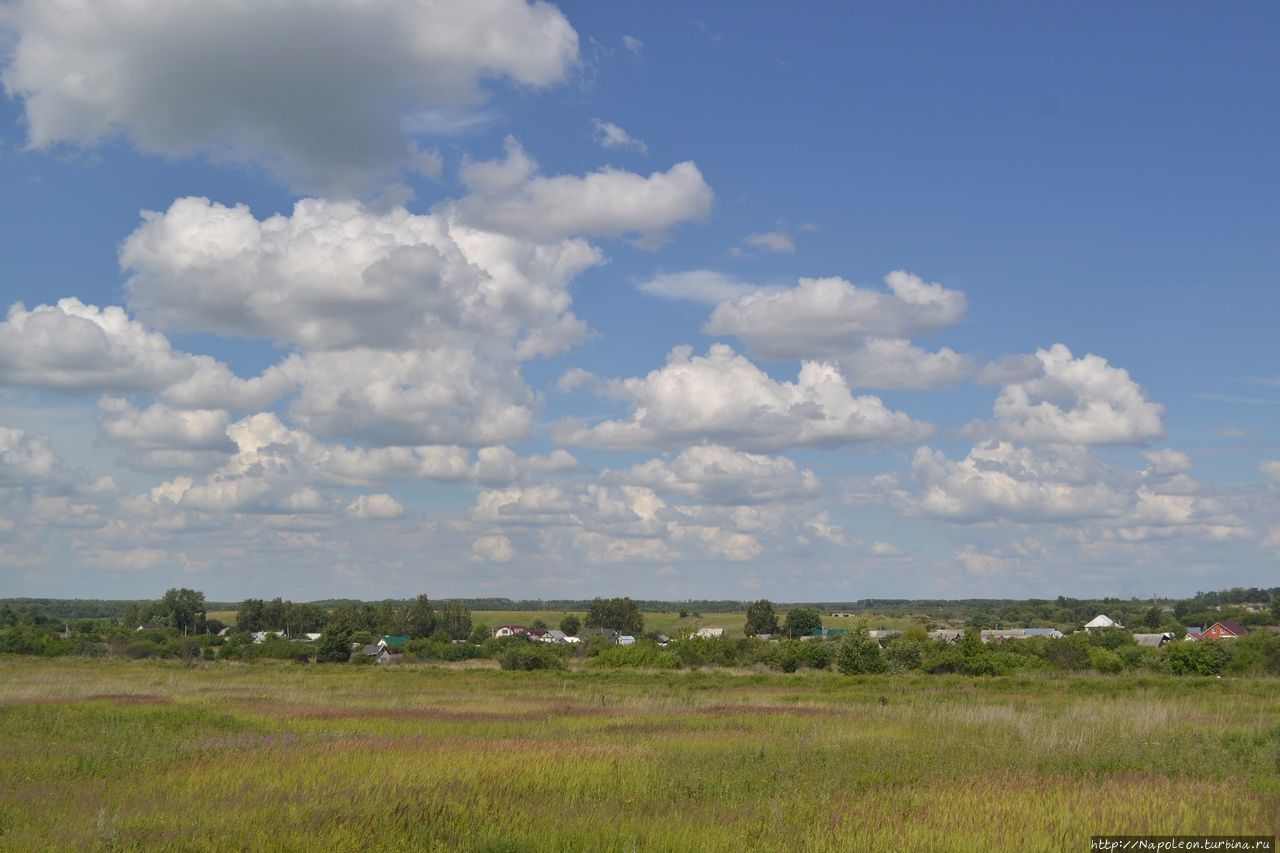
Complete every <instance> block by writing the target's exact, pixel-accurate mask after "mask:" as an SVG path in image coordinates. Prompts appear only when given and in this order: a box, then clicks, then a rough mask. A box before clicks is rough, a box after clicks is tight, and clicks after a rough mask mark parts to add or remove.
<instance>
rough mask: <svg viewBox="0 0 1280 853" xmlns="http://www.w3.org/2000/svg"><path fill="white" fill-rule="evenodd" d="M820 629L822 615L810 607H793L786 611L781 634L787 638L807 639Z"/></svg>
mask: <svg viewBox="0 0 1280 853" xmlns="http://www.w3.org/2000/svg"><path fill="white" fill-rule="evenodd" d="M821 627H822V615H821V614H820V613H818V611H816V610H814V609H813V608H812V607H793V608H791V609H790V610H788V611H787V623H786V624H785V625H784V626H783V627H782V633H784V634H786V635H787V636H788V637H807V636H809V635H810V634H812V633H813V632H814V631H816V630H817V629H819V628H821Z"/></svg>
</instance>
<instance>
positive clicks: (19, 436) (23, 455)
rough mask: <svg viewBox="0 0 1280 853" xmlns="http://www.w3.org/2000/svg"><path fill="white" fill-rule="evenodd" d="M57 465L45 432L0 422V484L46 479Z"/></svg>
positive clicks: (57, 461) (18, 483)
mask: <svg viewBox="0 0 1280 853" xmlns="http://www.w3.org/2000/svg"><path fill="white" fill-rule="evenodd" d="M61 465H62V463H61V460H59V459H58V457H57V455H56V454H55V453H54V452H53V446H52V445H51V444H50V443H49V437H48V436H45V435H27V433H26V432H25V431H23V430H20V429H16V428H14V427H5V426H0V487H3V486H16V485H24V484H29V483H33V482H43V481H46V480H48V479H49V478H51V477H52V476H53V475H54V473H55V472H56V471H57V470H58V468H60V467H61Z"/></svg>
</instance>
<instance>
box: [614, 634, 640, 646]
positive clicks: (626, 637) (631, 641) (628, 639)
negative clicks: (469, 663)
mask: <svg viewBox="0 0 1280 853" xmlns="http://www.w3.org/2000/svg"><path fill="white" fill-rule="evenodd" d="M635 642H636V638H635V637H633V636H631V635H630V634H622V635H620V636H619V637H618V639H617V643H618V645H620V646H631V645H635Z"/></svg>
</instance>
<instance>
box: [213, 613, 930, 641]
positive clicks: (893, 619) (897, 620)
mask: <svg viewBox="0 0 1280 853" xmlns="http://www.w3.org/2000/svg"><path fill="white" fill-rule="evenodd" d="M570 614H573V615H574V616H577V617H578V619H579V620H580V621H582V622H584V623H585V621H586V618H587V612H586V611H585V610H473V611H471V622H472V624H474V625H487V626H488V627H489V629H490V630H492V629H494V628H497V627H498V626H499V625H507V624H515V625H526V626H528V625H532V624H533V623H534V621H535V620H538V619H541V620H542V621H543V622H545V623H547V626H548V627H550V628H556V627H559V625H560V620H561V619H563V618H564V617H566V616H568V615H570ZM207 615H208V616H209V618H211V619H218V620H220V621H221V622H222V623H223V624H225V625H234V624H235V621H236V611H234V610H212V611H210V612H209V613H208V614H207ZM642 615H643V616H644V627H645V630H646V631H658V632H660V633H663V634H668V635H671V636H675V635H677V634H679V633H680V632H687V631H696V630H697V629H699V628H704V627H706V628H724V632H725V634H726V635H727V636H731V637H741V636H742V627H743V625H745V624H746V621H747V614H746V613H745V612H743V611H737V612H732V613H699V614H698V615H697V616H694V615H693V614H692V613H690V614H689V615H688V616H681V615H680V613H679V611H675V610H670V611H646V612H645V613H644V614H642ZM785 617H786V611H785V610H784V611H782V612H780V613H779V614H778V621H779V622H781V621H784V620H785ZM822 624H824V625H826V626H827V627H828V628H856V627H858V626H866V627H867V628H897V629H899V630H901V629H903V628H906V627H907V626H908V625H911V624H913V622H912V620H911V619H908V618H904V617H901V616H882V615H879V614H870V615H867V616H838V617H837V616H831V615H830V614H823V617H822Z"/></svg>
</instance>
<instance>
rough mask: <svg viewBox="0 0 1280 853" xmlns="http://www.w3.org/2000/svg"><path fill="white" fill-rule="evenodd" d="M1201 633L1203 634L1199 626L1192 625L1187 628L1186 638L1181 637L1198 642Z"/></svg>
mask: <svg viewBox="0 0 1280 853" xmlns="http://www.w3.org/2000/svg"><path fill="white" fill-rule="evenodd" d="M1203 633H1204V628H1201V627H1200V626H1199V625H1192V626H1190V627H1189V628H1187V636H1185V637H1183V638H1182V639H1184V640H1198V639H1200V635H1201V634H1203Z"/></svg>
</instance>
